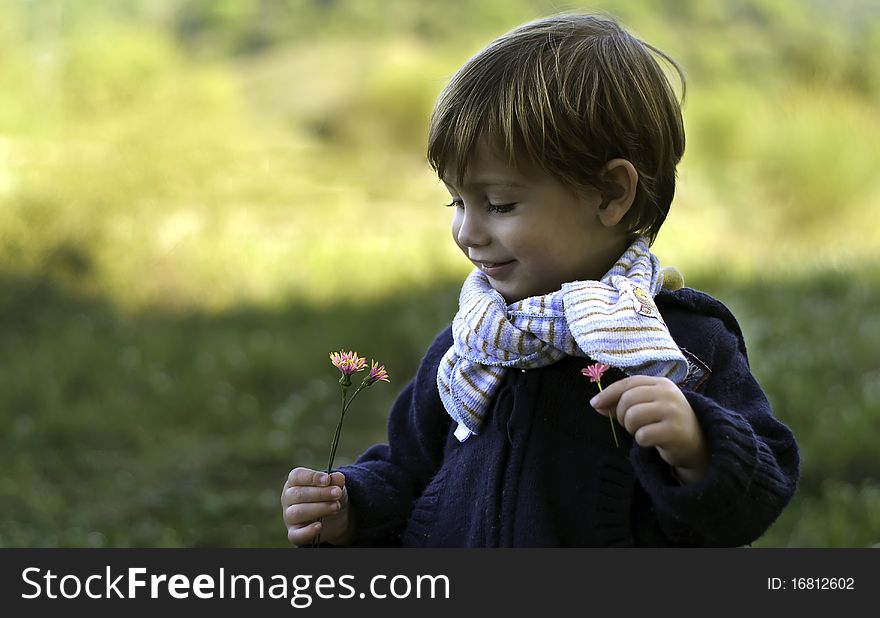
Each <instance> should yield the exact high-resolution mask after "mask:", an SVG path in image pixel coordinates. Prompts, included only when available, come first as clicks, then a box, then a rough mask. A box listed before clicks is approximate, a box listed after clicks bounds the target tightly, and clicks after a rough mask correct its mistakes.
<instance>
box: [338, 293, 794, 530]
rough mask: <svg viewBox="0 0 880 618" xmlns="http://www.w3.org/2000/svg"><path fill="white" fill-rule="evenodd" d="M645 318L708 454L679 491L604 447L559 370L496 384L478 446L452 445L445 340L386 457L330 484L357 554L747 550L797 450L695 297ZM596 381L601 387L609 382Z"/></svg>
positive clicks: (576, 366)
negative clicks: (688, 371)
mask: <svg viewBox="0 0 880 618" xmlns="http://www.w3.org/2000/svg"><path fill="white" fill-rule="evenodd" d="M656 303H657V306H658V308H659V309H660V311H662V312H663V318H664V321H665V322H666V323H667V325H668V326H669V330H670V332H671V333H672V336H673V337H674V338H675V340H676V342H677V343H678V345H679V346H680V347H681V348H682V349H683V350H684V351H685V354H686V356H687V357H688V359H689V360H690V359H692V358H698V359H699V360H700V361H701V363H702V366H703V367H704V368H705V371H704V373H703V375H700V376H696V377H695V378H693V379H685V381H684V382H682V383H681V385H680V387H681V388H682V392H683V393H684V395H685V397H687V399H688V402H689V403H690V404H691V407H692V408H693V410H694V413H695V414H696V416H697V420H698V421H699V423H700V427H701V430H702V431H703V434H704V436H705V439H706V446H707V448H708V450H709V455H710V463H709V470H708V473H707V474H706V476H705V478H704V479H703V480H701V481H699V482H696V483H693V484H689V485H680V484H679V483H678V482H677V481H676V480H675V478H674V477H673V476H672V475H671V474H670V468H669V466H668V465H667V464H666V463H665V462H664V461H663V460H662V459H661V457H660V456H659V454H658V452H657V450H656V449H655V448H642V447H640V446H638V445H637V444H635V443H634V441H633V440H632V437H631V436H630V435H629V434H628V433H626V432H622V433H620V434H619V436H618V437H619V438H620V440H621V442H620V446H619V447H616V446H615V445H614V443H613V441H612V436H611V432H610V431H608V419H607V418H606V417H604V416H601V415H599V414H597V413H596V412H595V411H593V410H592V409H591V408H590V406H589V403H588V401H589V399H590V397H592V395H594V394H595V393H596V392H597V388H596V385H595V384H592V383H590V382H589V380H586V379H584V377H583V376H582V375H581V374H580V368H581V367H582V366H583V360H582V359H580V358H576V357H569V358H566V359H562V360H561V361H559V362H557V363H554V364H553V365H549V366H546V367H542V368H539V369H534V370H526V371H524V372H522V371H509V372H508V375H507V376H506V378H505V380H504V383H503V384H502V385H501V387H500V388H499V390H498V393H497V395H496V396H495V399H494V400H493V402H492V406H491V407H490V409H489V410H488V413H487V416H486V422H485V424H484V426H483V431H482V433H481V434H480V436H479V439H478V440H477V439H474V440H467V441H465V442H459V441H458V440H457V439H456V438H455V437H454V436H453V431H454V429H455V424H454V422H453V421H452V418H451V417H450V416H449V414H447V413H446V411H445V409H444V407H443V404H442V402H441V400H440V397H439V395H438V392H437V384H436V375H437V370H438V367H439V366H440V364H441V362H442V359H443V357H444V355H445V353H446V351H447V350H448V349H449V347H450V346H451V345H452V341H453V336H452V334H451V329H450V328H446V329H444V331H443V332H442V333H441V334H440V335H439V336H438V337H437V339H436V340H435V341H434V343H433V344H432V345H431V346H430V348H429V349H428V351H427V352H426V354H425V356H424V359H423V361H422V363H421V365H420V367H419V369H418V373H417V374H416V376H415V378H414V379H413V380H412V381H411V382H410V383H409V384H407V385H406V386H405V387H404V388H403V390H402V392H401V394H400V396H399V397H398V398H397V400H396V402H395V404H394V406H393V408H392V410H391V415H390V417H389V421H388V442H387V444H377V445H375V446H373V447H372V448H370V449H369V450H367V451H366V452H365V453H364V454H363V455H362V456H361V457H360V458H358V460H357V461H356V462H355V463H354V464H352V465H349V466H343V467H341V468H339V470H340V471H341V472H342V473H343V474H344V475H345V485H346V488H347V489H348V494H349V499H350V503H351V505H352V508H353V512H354V514H355V521H356V523H357V530H356V541H355V544H356V545H357V546H370V547H376V546H423V547H424V546H430V547H448V546H457V547H527V546H528V547H585V546H588V547H597V546H617V547H622V546H739V545H746V544H749V543H751V542H753V541H754V540H755V539H757V538H759V537H760V536H761V535H762V534H763V533H764V531H765V530H766V529H767V528H768V527H769V526H770V525H771V524H772V523H773V521H774V520H775V519H776V518H777V517H778V516H779V514H780V513H781V512H782V510H783V509H784V508H785V506H786V504H788V503H789V501H790V499H791V497H792V496H793V494H794V493H795V489H796V486H797V480H798V475H799V456H798V447H797V443H796V441H795V439H794V436H793V435H792V433H791V431H790V430H789V429H788V427H786V426H785V425H784V424H783V423H781V422H780V421H779V420H778V419H776V418H775V417H774V416H773V414H772V412H771V409H770V406H769V403H768V401H767V399H766V397H765V395H764V393H763V391H762V389H761V387H760V386H759V385H758V383H757V381H756V380H755V378H754V376H752V374H751V372H750V371H749V366H748V359H747V357H746V348H745V344H744V342H743V338H742V334H741V332H740V329H739V326H738V325H737V323H736V320H735V319H734V317H733V316H732V315H731V314H730V312H729V311H728V310H727V309H726V308H725V307H724V306H723V305H722V304H721V303H719V302H718V301H716V300H714V299H712V298H711V297H709V296H707V295H706V294H702V293H700V292H697V291H695V290H690V289H687V288H685V289H682V290H679V291H677V292H668V291H661V292H660V293H659V294H658V295H657V297H656ZM625 375H626V374H624V373H623V372H622V371H620V370H618V369H614V368H612V369H610V370H609V371H608V372H607V373H606V374H605V376H604V377H603V383H606V381H607V383H608V384H612V383H613V382H614V381H616V380H619V379H622V378H623V377H625Z"/></svg>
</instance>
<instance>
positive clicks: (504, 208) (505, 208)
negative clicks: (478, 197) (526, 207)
mask: <svg viewBox="0 0 880 618" xmlns="http://www.w3.org/2000/svg"><path fill="white" fill-rule="evenodd" d="M514 208H516V202H511V203H509V204H492V203H490V204H489V205H488V206H487V210H488V211H489V212H497V213H500V214H504V213H506V212H510V211H511V210H513V209H514Z"/></svg>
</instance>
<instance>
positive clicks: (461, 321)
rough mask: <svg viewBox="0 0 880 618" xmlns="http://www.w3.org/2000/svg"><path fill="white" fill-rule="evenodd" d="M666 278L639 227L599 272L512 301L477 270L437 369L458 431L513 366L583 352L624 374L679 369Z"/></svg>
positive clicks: (481, 414) (669, 374)
mask: <svg viewBox="0 0 880 618" xmlns="http://www.w3.org/2000/svg"><path fill="white" fill-rule="evenodd" d="M662 284H663V275H662V273H661V270H660V263H659V261H658V260H657V258H656V256H654V254H653V253H651V251H650V250H649V243H648V241H647V239H646V238H644V237H639V238H638V239H637V240H636V241H635V242H634V243H633V244H632V245H630V247H629V249H627V250H626V252H624V254H623V255H622V256H621V257H620V259H619V260H618V261H617V263H616V264H615V265H614V266H613V267H612V268H611V270H609V271H608V272H607V273H606V274H605V276H604V277H602V279H600V280H599V281H572V282H570V283H564V284H563V285H562V288H561V289H560V290H557V291H555V292H552V293H550V294H545V295H543V296H532V297H529V298H526V299H524V300H521V301H519V302H516V303H513V304H511V305H508V304H507V303H506V301H505V300H504V298H503V297H502V296H501V294H499V293H498V292H497V291H496V290H494V289H492V286H491V285H490V283H489V279H488V278H487V277H486V275H485V274H484V273H483V272H481V271H480V270H479V269H476V270H474V271H473V272H472V273H471V274H470V275H468V277H467V279H466V280H465V282H464V285H463V286H462V290H461V295H460V297H459V309H458V313H457V314H456V316H455V318H454V320H453V322H452V338H453V344H452V347H451V348H449V350H448V351H447V352H446V354H445V355H444V357H443V359H442V360H441V362H440V369H439V371H438V373H437V387H438V389H439V391H440V399H441V400H442V401H443V405H444V407H445V408H446V411H447V412H448V413H449V415H450V416H451V417H452V418H453V419H454V420H455V421H456V422H458V429H457V430H456V432H455V435H456V437H457V438H458V439H459V440H461V441H464V440H465V439H467V437H469V436H470V435H471V434H472V433H473V434H477V433H479V432H480V427H481V426H482V424H483V419H484V418H485V416H486V413H487V411H488V409H489V406H490V404H491V402H492V399H493V398H494V396H495V393H496V392H497V391H498V388H499V387H500V385H501V383H502V381H503V380H504V375H505V374H506V372H507V370H508V369H509V368H517V369H535V368H538V367H545V366H547V365H550V364H552V363H555V362H556V361H558V360H560V359H562V358H565V357H566V356H581V357H589V358H591V359H592V360H593V361H598V362H602V363H605V364H607V365H611V366H612V367H618V368H620V369H622V370H623V371H624V372H626V373H628V374H630V375H634V374H641V375H649V376H662V377H666V378H669V379H670V380H672V381H673V382H679V381H681V380H682V379H684V377H685V376H686V375H687V360H686V359H685V357H684V355H683V354H682V352H681V350H680V349H679V347H678V346H677V345H676V343H675V341H673V339H672V336H671V335H670V334H669V329H668V328H667V327H666V323H665V322H664V321H663V318H662V317H661V316H660V312H659V311H658V309H657V306H656V305H655V304H654V300H653V297H654V296H655V295H656V294H657V292H658V291H659V290H660V288H661V286H662Z"/></svg>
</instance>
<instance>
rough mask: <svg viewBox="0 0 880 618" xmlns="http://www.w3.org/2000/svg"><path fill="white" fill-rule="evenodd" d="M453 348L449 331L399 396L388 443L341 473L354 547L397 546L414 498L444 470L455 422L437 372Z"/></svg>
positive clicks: (340, 469) (374, 449) (391, 420)
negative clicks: (445, 451)
mask: <svg viewBox="0 0 880 618" xmlns="http://www.w3.org/2000/svg"><path fill="white" fill-rule="evenodd" d="M451 345H452V335H451V328H447V329H446V330H444V331H443V332H442V333H441V334H440V335H439V336H438V337H437V338H436V339H435V340H434V342H433V343H432V344H431V346H430V348H429V349H428V351H427V353H426V354H425V357H424V358H423V359H422V362H421V364H420V366H419V369H418V372H417V373H416V376H415V378H414V379H413V380H412V381H410V382H409V384H407V385H406V387H405V388H404V389H403V390H402V391H401V393H400V395H398V397H397V399H396V400H395V402H394V404H393V406H392V408H391V413H390V415H389V418H388V443H387V444H377V445H375V446H373V447H371V448H369V449H368V450H367V451H366V452H365V453H364V454H363V455H361V456H360V457H359V458H358V459H357V461H355V463H353V464H351V465H349V466H343V467H341V468H339V471H340V472H342V473H343V474H344V475H345V486H346V488H347V489H348V495H349V500H350V502H351V504H352V507H353V513H354V516H355V524H356V534H355V540H354V545H355V546H359V547H394V546H399V545H400V539H401V535H402V533H403V531H404V529H405V528H406V523H407V521H408V519H409V516H410V512H411V511H412V508H413V503H414V501H415V499H416V498H417V497H418V495H419V494H420V493H421V492H422V490H424V488H425V486H426V485H427V484H428V482H429V481H430V480H431V478H432V477H433V476H434V474H436V471H437V469H438V468H439V467H440V463H441V461H442V457H443V448H444V444H445V441H446V438H447V436H448V434H449V428H450V424H451V419H450V417H449V415H448V414H447V413H446V411H445V410H444V408H443V403H442V402H441V401H440V396H439V394H438V391H437V369H438V367H439V365H440V360H441V359H442V358H443V355H444V354H445V353H446V351H447V350H448V349H449V347H450V346H451Z"/></svg>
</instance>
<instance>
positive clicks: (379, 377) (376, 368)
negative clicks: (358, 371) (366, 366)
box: [366, 361, 391, 386]
mask: <svg viewBox="0 0 880 618" xmlns="http://www.w3.org/2000/svg"><path fill="white" fill-rule="evenodd" d="M366 381H367V386H370V385H371V384H374V383H376V382H379V381H382V382H391V380H390V379H389V378H388V372H387V371H385V365H380V364H379V363H377V362H376V361H372V362H371V363H370V375H368V376H367V380H366Z"/></svg>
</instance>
